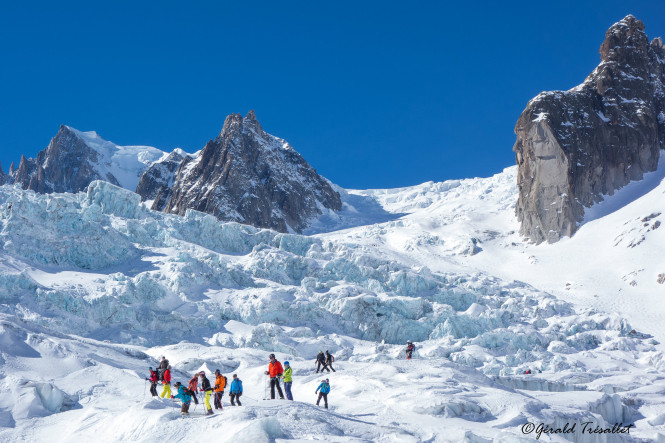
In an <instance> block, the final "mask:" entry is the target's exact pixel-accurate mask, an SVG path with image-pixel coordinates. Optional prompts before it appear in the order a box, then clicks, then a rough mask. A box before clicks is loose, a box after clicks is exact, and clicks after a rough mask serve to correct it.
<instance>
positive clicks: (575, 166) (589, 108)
mask: <svg viewBox="0 0 665 443" xmlns="http://www.w3.org/2000/svg"><path fill="white" fill-rule="evenodd" d="M600 59H601V62H600V64H599V65H598V67H596V69H594V71H593V72H592V73H591V74H590V75H589V76H588V77H587V78H586V80H585V81H584V83H582V84H581V85H579V86H577V87H575V88H573V89H571V90H569V91H565V92H563V91H555V92H543V93H541V94H539V95H538V96H537V97H535V98H534V99H532V100H531V101H530V102H529V103H528V105H527V107H526V109H525V110H524V112H522V115H521V116H520V118H519V120H518V121H517V124H516V126H515V134H516V136H517V140H516V142H515V146H514V151H515V153H516V159H517V164H518V166H519V172H518V178H517V180H518V187H519V199H518V202H517V206H516V214H517V217H518V220H519V222H520V223H521V228H520V233H521V234H522V235H524V236H526V237H528V238H529V239H530V240H531V241H533V242H536V243H540V242H543V241H548V242H550V243H553V242H556V241H558V240H559V238H560V237H561V236H571V235H572V234H573V233H574V232H575V231H576V229H577V227H578V223H580V222H581V221H582V220H583V217H584V208H585V207H590V206H591V205H593V204H594V203H597V202H599V201H601V200H602V199H603V195H607V194H609V195H612V194H613V193H614V191H615V190H616V189H618V188H621V187H622V186H624V185H626V184H627V183H629V182H630V181H632V180H640V179H642V176H643V174H644V173H645V172H649V171H653V170H655V169H656V166H657V164H658V157H659V151H660V149H664V148H665V114H664V113H663V109H664V108H665V88H664V86H663V84H664V83H665V75H664V67H665V48H664V47H663V42H662V40H661V39H660V38H656V39H654V40H652V41H651V42H649V39H648V38H647V36H646V34H645V33H644V24H643V23H642V22H641V21H640V20H637V19H636V18H635V17H633V16H632V15H628V16H627V17H625V18H624V19H623V20H621V21H619V22H618V23H615V24H614V25H613V26H612V27H611V28H610V29H609V30H608V31H607V32H606V34H605V41H604V42H603V43H602V45H601V47H600Z"/></svg>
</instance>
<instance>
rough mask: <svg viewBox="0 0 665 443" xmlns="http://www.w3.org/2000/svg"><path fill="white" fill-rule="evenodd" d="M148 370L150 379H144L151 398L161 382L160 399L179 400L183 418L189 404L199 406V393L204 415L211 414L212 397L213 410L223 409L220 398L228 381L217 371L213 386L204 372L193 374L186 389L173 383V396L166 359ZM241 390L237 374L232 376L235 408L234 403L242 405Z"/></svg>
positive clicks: (232, 397)
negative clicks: (203, 406)
mask: <svg viewBox="0 0 665 443" xmlns="http://www.w3.org/2000/svg"><path fill="white" fill-rule="evenodd" d="M149 370H150V377H149V378H146V380H149V381H150V393H151V394H152V396H153V397H157V396H158V395H157V383H158V382H160V381H161V382H162V386H163V389H162V393H161V395H160V397H161V398H164V397H166V398H172V399H176V398H177V399H179V400H180V401H181V403H182V406H181V408H180V413H181V414H182V415H183V416H188V415H189V405H190V404H191V402H192V401H194V403H195V404H197V405H198V404H199V401H198V398H197V394H198V393H199V392H201V393H202V395H203V398H204V404H205V407H206V413H205V415H212V414H213V412H212V407H211V406H210V397H213V404H214V406H215V409H224V408H223V407H222V396H223V395H224V390H225V389H226V385H227V383H228V380H227V378H226V376H224V375H222V373H221V372H220V371H219V369H217V370H215V385H214V386H211V384H210V380H208V377H206V374H205V372H204V371H201V372H197V373H196V374H194V377H192V379H191V380H189V384H188V385H187V387H185V386H184V385H183V384H182V383H180V382H179V381H177V382H175V384H174V388H175V390H176V394H175V395H173V394H172V393H171V365H169V361H168V360H167V359H166V357H162V361H161V362H160V364H159V366H158V367H157V369H156V370H154V369H153V368H152V367H150V368H149ZM199 381H200V383H201V385H200V387H199ZM242 390H243V389H242V380H240V379H239V378H238V375H237V374H233V381H232V382H231V385H230V389H229V397H230V398H231V406H235V405H236V402H237V403H238V406H242V403H240V396H242Z"/></svg>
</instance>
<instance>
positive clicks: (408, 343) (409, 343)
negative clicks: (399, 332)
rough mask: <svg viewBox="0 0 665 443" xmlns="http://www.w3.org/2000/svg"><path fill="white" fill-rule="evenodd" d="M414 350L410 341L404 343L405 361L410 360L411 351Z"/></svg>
mask: <svg viewBox="0 0 665 443" xmlns="http://www.w3.org/2000/svg"><path fill="white" fill-rule="evenodd" d="M415 350H416V346H415V345H414V344H413V343H411V340H407V342H406V359H407V360H411V356H412V355H413V351H415Z"/></svg>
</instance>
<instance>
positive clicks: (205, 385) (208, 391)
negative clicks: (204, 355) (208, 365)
mask: <svg viewBox="0 0 665 443" xmlns="http://www.w3.org/2000/svg"><path fill="white" fill-rule="evenodd" d="M199 377H201V391H203V392H204V393H205V400H204V403H205V405H206V415H212V414H213V412H212V407H211V406H210V396H211V395H212V386H210V380H208V378H207V377H206V373H205V372H203V371H201V372H199Z"/></svg>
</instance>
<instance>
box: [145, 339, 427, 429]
mask: <svg viewBox="0 0 665 443" xmlns="http://www.w3.org/2000/svg"><path fill="white" fill-rule="evenodd" d="M406 343H407V345H406V358H407V360H410V359H411V357H412V355H413V352H414V351H415V348H416V347H415V346H414V344H413V343H412V342H411V340H409V341H407V342H406ZM269 360H270V362H269V363H268V370H267V371H265V374H266V375H267V376H268V377H270V398H271V399H272V400H274V399H275V390H277V393H278V394H279V398H280V399H281V400H284V392H282V388H281V386H280V380H281V381H282V382H283V383H284V391H285V392H286V398H287V400H293V394H292V392H291V385H292V384H293V369H292V368H291V365H290V363H289V362H288V361H285V362H284V366H282V364H281V363H280V362H279V361H278V360H277V358H276V357H275V354H270V356H269ZM334 361H335V356H334V355H332V354H331V353H330V352H328V351H326V352H325V354H324V353H323V351H319V353H318V354H317V356H316V359H315V360H314V366H315V367H316V373H317V374H318V373H319V371H321V372H323V371H324V370H326V371H328V372H330V371H331V370H332V371H333V372H336V371H335V369H334V368H333V367H332V363H333V362H334ZM149 369H150V376H149V378H146V380H148V381H150V393H151V394H152V396H153V397H157V396H158V394H157V384H158V383H159V382H161V383H162V386H163V389H162V393H161V395H160V397H161V398H164V397H166V398H172V399H176V398H177V399H179V400H180V401H181V402H182V407H181V409H180V411H181V414H182V415H183V416H188V415H189V405H190V404H191V402H192V401H194V403H195V404H197V405H198V403H199V401H198V398H197V394H198V393H199V392H201V393H202V394H203V398H204V400H203V401H204V404H205V408H206V413H205V415H212V414H213V411H212V407H211V406H210V397H213V405H214V407H215V409H224V408H223V407H222V397H223V395H224V391H225V389H226V386H227V384H228V380H227V378H226V376H224V375H222V373H221V372H220V370H219V369H217V370H215V384H214V385H211V384H210V380H208V378H207V377H206V374H205V372H204V371H201V372H197V373H196V374H194V377H192V379H191V380H189V384H188V385H187V386H186V387H185V385H183V384H182V383H180V382H179V381H178V382H176V383H175V384H174V388H175V390H176V394H175V395H173V393H172V392H171V365H169V361H168V360H167V359H166V357H162V360H161V361H160V363H159V366H157V369H156V370H154V369H153V368H152V367H150V368H149ZM199 382H200V386H199ZM242 391H243V388H242V380H240V379H239V378H238V375H237V374H233V381H232V382H231V385H230V387H229V397H230V400H231V405H232V406H236V403H237V404H238V406H242V403H240V397H241V396H242ZM266 391H267V387H266ZM314 393H315V394H318V398H317V400H316V405H317V406H318V405H319V403H320V401H321V399H323V403H324V407H325V408H326V409H327V408H328V394H329V393H330V380H329V379H327V378H326V379H324V380H321V383H320V384H319V386H318V387H317V388H316V391H314ZM266 399H267V393H266Z"/></svg>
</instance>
